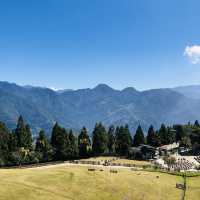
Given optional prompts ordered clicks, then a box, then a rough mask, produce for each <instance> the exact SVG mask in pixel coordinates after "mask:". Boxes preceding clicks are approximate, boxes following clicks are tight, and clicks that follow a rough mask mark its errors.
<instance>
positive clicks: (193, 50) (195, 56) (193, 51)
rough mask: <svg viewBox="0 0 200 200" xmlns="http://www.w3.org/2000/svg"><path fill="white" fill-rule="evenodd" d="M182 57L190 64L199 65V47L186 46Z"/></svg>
mask: <svg viewBox="0 0 200 200" xmlns="http://www.w3.org/2000/svg"><path fill="white" fill-rule="evenodd" d="M184 55H185V56H187V57H188V59H189V60H190V62H191V63H192V64H200V45H193V46H187V47H186V48H185V51H184Z"/></svg>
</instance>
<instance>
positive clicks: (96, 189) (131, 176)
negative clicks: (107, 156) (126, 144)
mask: <svg viewBox="0 0 200 200" xmlns="http://www.w3.org/2000/svg"><path fill="white" fill-rule="evenodd" d="M97 169H98V168H97ZM157 176H159V177H157ZM0 180H1V181H0V199H1V200H13V199H14V200H64V199H65V200H155V199H158V200H168V199H169V200H173V199H174V200H179V199H180V197H181V193H182V191H181V190H179V189H176V188H175V184H176V183H177V182H178V183H181V182H182V181H183V179H182V178H181V177H179V176H173V175H168V174H164V173H157V172H142V171H141V172H140V171H137V172H135V171H131V170H129V169H121V170H118V173H117V174H114V173H110V171H109V168H107V169H105V168H104V171H100V170H96V171H95V172H90V171H88V168H87V167H80V166H60V167H57V166H56V167H52V168H33V169H1V170H0ZM198 194H199V193H198Z"/></svg>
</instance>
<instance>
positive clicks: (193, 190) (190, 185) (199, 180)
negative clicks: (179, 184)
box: [185, 177, 200, 200]
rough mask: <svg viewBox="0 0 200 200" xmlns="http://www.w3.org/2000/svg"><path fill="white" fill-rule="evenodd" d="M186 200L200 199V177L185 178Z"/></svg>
mask: <svg viewBox="0 0 200 200" xmlns="http://www.w3.org/2000/svg"><path fill="white" fill-rule="evenodd" d="M185 199H186V200H199V199H200V177H191V178H187V190H186V198H185Z"/></svg>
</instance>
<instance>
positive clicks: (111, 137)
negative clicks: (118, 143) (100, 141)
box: [108, 126, 115, 154]
mask: <svg viewBox="0 0 200 200" xmlns="http://www.w3.org/2000/svg"><path fill="white" fill-rule="evenodd" d="M108 150H109V153H110V154H114V153H115V127H114V126H110V127H109V130H108Z"/></svg>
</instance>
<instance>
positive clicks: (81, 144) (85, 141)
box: [78, 127, 91, 158]
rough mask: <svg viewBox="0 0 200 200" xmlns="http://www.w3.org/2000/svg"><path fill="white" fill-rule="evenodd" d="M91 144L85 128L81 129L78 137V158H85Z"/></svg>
mask: <svg viewBox="0 0 200 200" xmlns="http://www.w3.org/2000/svg"><path fill="white" fill-rule="evenodd" d="M90 148H91V142H90V138H89V135H88V132H87V129H86V128H85V127H83V128H82V130H81V133H80V135H79V136H78V149H79V156H80V157H81V158H86V157H88V156H89V154H90Z"/></svg>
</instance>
